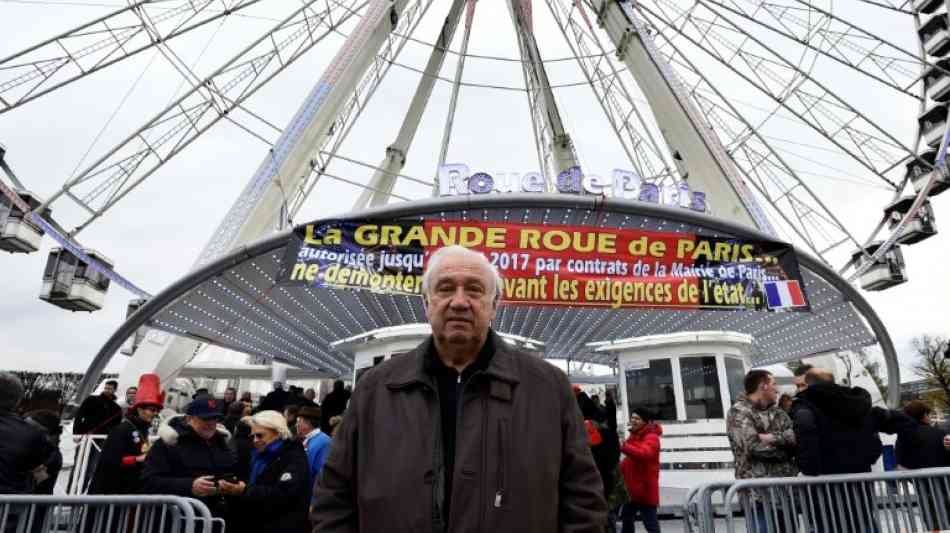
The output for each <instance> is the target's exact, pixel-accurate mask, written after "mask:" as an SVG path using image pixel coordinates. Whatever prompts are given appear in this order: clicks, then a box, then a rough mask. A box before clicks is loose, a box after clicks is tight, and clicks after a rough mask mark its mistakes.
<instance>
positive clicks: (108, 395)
mask: <svg viewBox="0 0 950 533" xmlns="http://www.w3.org/2000/svg"><path fill="white" fill-rule="evenodd" d="M118 386H119V382H117V381H115V380H114V379H110V380H109V381H106V382H105V383H104V384H103V386H102V393H101V394H99V395H98V396H90V397H88V398H86V399H85V400H84V401H83V402H82V404H81V405H80V406H79V410H78V411H76V418H75V419H74V420H73V436H79V435H107V434H108V433H109V432H110V431H112V428H114V427H116V426H118V425H119V422H122V408H121V407H119V404H117V403H115V389H116V388H117V387H118Z"/></svg>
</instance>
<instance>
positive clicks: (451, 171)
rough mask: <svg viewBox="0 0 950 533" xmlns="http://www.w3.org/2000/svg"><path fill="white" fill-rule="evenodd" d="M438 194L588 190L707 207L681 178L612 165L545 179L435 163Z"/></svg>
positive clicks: (535, 174) (697, 208) (571, 170)
mask: <svg viewBox="0 0 950 533" xmlns="http://www.w3.org/2000/svg"><path fill="white" fill-rule="evenodd" d="M438 174H439V196H459V195H466V194H491V193H526V192H527V193H531V192H534V193H541V192H555V191H556V192H559V193H564V194H588V195H593V196H610V197H614V198H628V199H632V200H638V201H640V202H649V203H652V204H662V205H667V206H670V207H682V208H684V209H690V210H693V211H698V212H700V213H705V212H707V211H708V205H707V203H706V193H704V192H699V191H693V190H690V188H689V185H688V184H687V183H686V181H685V180H681V181H679V183H671V182H666V183H663V184H662V185H658V184H656V183H653V182H651V181H648V180H644V179H643V178H641V177H640V175H639V174H637V173H636V172H631V171H629V170H623V169H619V168H618V169H614V171H613V172H612V173H611V175H610V177H609V178H608V177H603V176H599V175H597V174H584V173H582V172H581V169H580V167H571V168H569V169H568V170H565V171H564V172H561V173H560V174H558V175H557V177H556V178H555V179H554V182H553V183H550V184H549V183H548V182H547V180H546V179H545V177H544V176H543V175H542V174H541V173H540V172H524V173H519V172H496V173H494V174H489V173H487V172H475V173H472V171H471V169H469V167H468V165H463V164H459V163H455V164H451V165H442V166H440V167H439V173H438Z"/></svg>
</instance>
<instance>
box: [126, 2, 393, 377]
mask: <svg viewBox="0 0 950 533" xmlns="http://www.w3.org/2000/svg"><path fill="white" fill-rule="evenodd" d="M407 2H408V0H373V1H372V3H371V4H370V6H369V7H368V8H367V10H366V11H365V12H364V13H363V17H362V19H361V20H360V22H359V24H358V25H357V27H356V28H355V29H354V30H353V32H352V33H351V34H350V36H349V38H348V39H347V41H346V43H345V44H344V45H343V47H342V48H340V50H339V51H338V52H337V55H336V57H335V58H334V59H333V61H332V62H331V63H330V64H329V66H328V67H327V69H326V71H325V72H324V73H323V76H321V78H320V80H319V81H318V82H317V84H316V86H315V87H314V88H313V90H312V91H311V93H310V95H309V96H308V97H307V99H306V100H304V102H303V105H302V106H301V108H300V109H299V110H298V111H297V113H296V114H295V115H294V117H293V119H292V120H291V122H290V124H289V125H288V126H287V128H286V129H285V130H284V132H283V134H281V136H280V139H279V140H278V141H277V143H276V144H275V146H274V148H273V149H271V151H270V153H269V154H268V155H267V157H266V158H265V160H264V162H263V163H262V164H261V166H260V167H259V168H258V170H257V172H255V173H254V176H253V177H252V178H251V180H250V182H249V183H248V184H247V186H246V187H245V188H244V191H243V192H242V193H241V195H240V196H239V197H238V199H237V201H236V202H235V203H234V205H233V206H232V207H231V209H230V211H228V213H227V215H226V216H225V218H224V220H223V221H222V222H221V225H220V226H218V229H217V230H216V231H215V233H214V235H213V236H212V238H211V240H210V241H209V242H208V244H207V245H206V247H205V249H204V251H203V252H202V255H201V257H200V258H199V260H198V264H197V266H198V267H200V266H202V265H204V264H207V263H209V262H211V261H212V260H214V259H215V258H216V257H218V256H220V255H221V254H223V253H226V252H227V251H229V250H231V249H232V248H234V247H235V246H237V245H240V244H243V243H247V242H251V241H253V240H257V239H260V238H261V237H263V236H265V235H267V234H268V233H270V232H271V231H272V230H273V229H274V226H275V224H274V223H275V221H276V219H277V215H278V213H279V212H280V210H281V207H282V206H285V205H286V198H285V196H284V191H292V190H295V189H296V188H297V187H298V186H299V184H300V182H301V181H302V180H303V179H304V178H305V177H306V176H307V175H308V174H309V173H310V170H311V169H310V160H311V157H312V155H313V153H314V152H315V151H319V150H320V149H321V147H322V146H323V144H324V143H325V142H326V139H327V138H328V137H329V136H330V133H331V131H330V129H331V126H332V125H333V123H334V121H335V120H336V118H337V114H338V113H339V111H340V108H341V107H342V105H343V104H344V103H345V102H346V101H347V100H348V99H349V97H350V95H351V94H352V93H353V91H354V90H355V89H356V87H357V85H358V84H359V82H360V80H361V79H362V78H363V74H364V73H365V72H366V70H367V69H368V68H369V66H370V65H371V64H372V62H373V60H374V59H375V58H376V55H377V53H378V52H379V50H380V48H381V47H382V45H383V43H384V42H386V39H387V38H388V37H389V35H390V33H391V32H392V30H393V27H394V26H395V24H394V21H395V20H398V18H399V15H400V14H401V13H402V10H403V9H404V8H405V6H406V4H407ZM197 347H198V343H197V342H195V341H193V340H189V339H184V338H174V339H169V338H168V336H167V335H165V334H161V333H159V332H155V331H152V332H149V335H148V336H147V337H146V340H145V342H143V344H142V346H141V347H140V349H139V351H138V352H137V353H136V354H135V357H133V358H131V359H130V360H129V362H128V364H127V365H126V367H125V369H124V370H123V372H122V373H121V374H120V382H121V384H122V386H126V385H127V384H131V383H133V382H134V381H136V380H137V379H138V376H139V375H141V374H143V373H146V372H154V373H157V374H158V375H159V376H160V377H161V379H162V380H163V381H165V380H168V379H170V378H173V377H174V376H175V374H176V373H177V372H178V370H180V369H181V368H182V367H183V366H184V365H185V364H186V363H187V362H188V361H190V360H191V359H192V358H193V357H194V355H195V351H196V349H197Z"/></svg>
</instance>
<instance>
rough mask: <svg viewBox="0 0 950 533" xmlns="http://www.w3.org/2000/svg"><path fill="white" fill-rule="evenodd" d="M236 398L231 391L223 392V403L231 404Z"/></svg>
mask: <svg viewBox="0 0 950 533" xmlns="http://www.w3.org/2000/svg"><path fill="white" fill-rule="evenodd" d="M236 397H237V394H235V392H234V390H233V389H225V391H224V401H226V402H228V403H231V402H233V401H234V398H236Z"/></svg>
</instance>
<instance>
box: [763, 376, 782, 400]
mask: <svg viewBox="0 0 950 533" xmlns="http://www.w3.org/2000/svg"><path fill="white" fill-rule="evenodd" d="M760 387H761V388H760V389H759V390H761V391H762V399H763V400H765V402H766V403H768V404H769V405H771V404H774V403H775V402H776V401H778V394H779V393H778V385H776V383H775V377H774V376H769V378H768V380H766V381H765V382H764V383H762V385H760Z"/></svg>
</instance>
